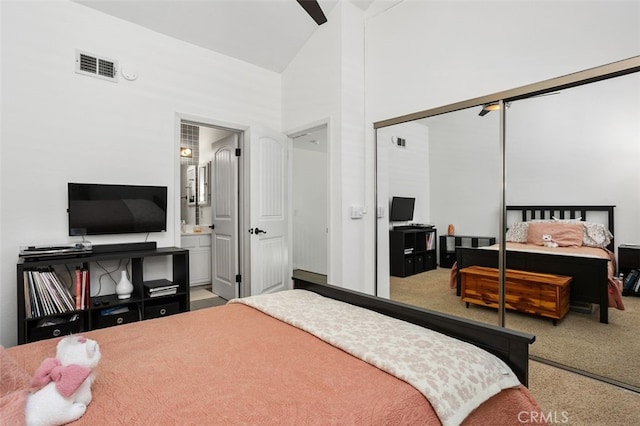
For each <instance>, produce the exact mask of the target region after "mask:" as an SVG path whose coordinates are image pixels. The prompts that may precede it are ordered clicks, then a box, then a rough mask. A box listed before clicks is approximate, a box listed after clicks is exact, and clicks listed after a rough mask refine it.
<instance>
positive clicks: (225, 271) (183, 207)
mask: <svg viewBox="0 0 640 426" xmlns="http://www.w3.org/2000/svg"><path fill="white" fill-rule="evenodd" d="M242 135H243V132H242V131H240V130H235V129H229V128H225V127H220V126H216V125H213V124H210V123H204V122H199V121H190V120H185V119H181V120H180V172H181V173H180V188H181V189H180V218H181V232H180V242H181V247H183V248H186V249H188V250H189V276H190V279H189V281H190V289H191V305H192V309H200V308H203V307H208V306H216V305H220V304H224V303H226V301H227V300H229V299H232V298H234V297H238V295H239V289H238V277H239V269H240V267H239V265H240V250H239V247H240V241H239V240H240V239H239V235H238V232H239V231H238V229H239V211H240V209H239V200H240V197H239V166H238V160H237V150H238V149H239V148H240V144H241V141H242Z"/></svg>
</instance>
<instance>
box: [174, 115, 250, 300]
mask: <svg viewBox="0 0 640 426" xmlns="http://www.w3.org/2000/svg"><path fill="white" fill-rule="evenodd" d="M183 123H188V124H193V125H202V126H206V127H215V128H218V129H222V130H227V131H230V132H234V133H237V134H238V148H239V149H240V151H241V152H242V153H244V152H246V151H245V132H246V131H247V129H249V126H248V125H242V124H237V123H230V122H226V121H221V120H216V119H212V118H205V117H201V116H196V115H192V114H185V113H180V112H176V114H175V129H174V148H173V151H172V155H173V158H174V160H173V185H174V188H175V193H174V196H173V203H174V205H173V211H174V213H173V214H174V221H173V222H174V223H173V230H174V233H173V235H174V245H175V246H176V247H180V245H181V244H182V243H181V241H180V239H181V236H182V233H181V231H180V217H181V211H180V156H179V155H178V153H179V152H180V141H181V126H182V124H183ZM245 161H246V156H244V155H241V159H240V161H238V194H237V195H238V273H239V274H240V275H241V276H242V280H241V282H240V286H239V288H238V293H239V296H240V297H244V296H245V295H247V294H249V293H250V291H251V289H250V287H248V283H249V272H250V267H249V266H250V263H249V258H248V257H247V255H246V253H247V251H246V250H245V249H246V247H245V245H246V242H245V239H244V238H243V234H242V232H240V231H241V230H242V229H244V227H245V217H246V214H248V211H246V210H245V205H248V203H247V200H246V198H245V197H246V196H247V195H248V192H247V191H246V187H245V181H246V182H247V184H248V179H247V178H246V176H245V174H246V165H245ZM212 249H213V247H212Z"/></svg>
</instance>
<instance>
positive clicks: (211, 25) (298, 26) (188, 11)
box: [72, 0, 373, 73]
mask: <svg viewBox="0 0 640 426" xmlns="http://www.w3.org/2000/svg"><path fill="white" fill-rule="evenodd" d="M72 1H74V2H76V3H79V4H82V5H85V6H87V7H90V8H93V9H96V10H98V11H101V12H104V13H106V14H109V15H112V16H114V17H117V18H120V19H123V20H125V21H129V22H132V23H134V24H137V25H141V26H143V27H146V28H149V29H151V30H153V31H156V32H158V33H161V34H164V35H167V36H170V37H174V38H176V39H179V40H182V41H186V42H189V43H192V44H195V45H197V46H200V47H203V48H205V49H209V50H213V51H215V52H218V53H221V54H223V55H227V56H231V57H233V58H236V59H240V60H242V61H245V62H249V63H252V64H254V65H257V66H259V67H262V68H266V69H268V70H272V71H275V72H278V73H280V72H282V71H283V70H284V69H285V68H286V67H287V65H288V64H289V63H290V62H291V60H292V59H293V58H294V57H295V55H296V54H297V53H298V51H299V50H300V49H301V48H302V46H303V45H304V44H305V42H306V41H307V40H308V39H309V37H311V35H312V34H313V32H314V31H316V30H317V29H318V28H319V27H318V25H317V24H316V23H315V22H314V21H313V19H311V17H310V16H309V15H308V14H307V12H305V10H304V9H303V8H302V7H300V5H299V4H298V3H297V1H296V0H177V1H176V0H127V1H123V0H72ZM338 1H340V0H319V1H318V3H319V5H320V7H321V8H322V10H323V12H324V14H325V15H326V16H327V17H329V15H330V13H331V11H332V10H333V9H334V8H335V6H336V5H337V3H338ZM341 1H347V0H341ZM348 1H351V2H352V3H354V4H356V5H357V6H358V7H360V8H361V9H363V10H366V9H367V8H368V7H369V6H370V5H371V3H372V2H373V0H348Z"/></svg>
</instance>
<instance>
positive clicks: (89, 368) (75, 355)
mask: <svg viewBox="0 0 640 426" xmlns="http://www.w3.org/2000/svg"><path fill="white" fill-rule="evenodd" d="M56 349H57V350H56V357H55V358H47V359H45V360H44V361H43V362H42V364H40V367H38V369H37V370H36V372H35V373H34V376H33V380H32V383H31V385H32V386H34V387H41V388H40V389H38V390H37V391H36V392H34V393H32V394H30V395H29V396H28V397H27V403H26V408H25V420H26V423H27V425H28V426H32V425H33V426H35V425H47V426H54V425H62V424H65V423H69V422H72V421H74V420H77V419H79V418H80V417H82V415H83V414H84V413H85V411H86V410H87V405H89V403H90V402H91V398H92V395H91V385H92V384H93V381H94V380H95V371H94V370H95V368H96V366H97V365H98V362H99V361H100V346H99V345H98V342H96V341H95V340H91V339H87V338H86V337H83V336H68V337H65V338H63V339H62V340H60V342H58V346H57V348H56ZM42 386H43V387H42Z"/></svg>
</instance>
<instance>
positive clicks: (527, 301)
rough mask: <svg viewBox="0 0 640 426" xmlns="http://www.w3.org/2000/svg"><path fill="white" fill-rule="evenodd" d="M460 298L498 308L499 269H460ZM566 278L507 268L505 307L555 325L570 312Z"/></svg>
mask: <svg viewBox="0 0 640 426" xmlns="http://www.w3.org/2000/svg"><path fill="white" fill-rule="evenodd" d="M460 274H461V296H462V300H463V301H464V302H466V304H467V308H468V307H469V303H473V304H475V305H481V306H489V307H492V308H497V307H498V270H497V269H496V268H487V267H484V266H469V267H467V268H463V269H461V270H460ZM571 280H572V278H571V277H566V276H563V275H552V274H542V273H538V272H527V271H518V270H515V269H507V271H506V277H505V281H506V282H505V306H506V307H507V309H512V310H515V311H519V312H525V313H529V314H534V315H539V316H542V317H547V318H551V319H553V325H556V323H557V320H559V319H562V318H563V317H564V316H565V315H566V314H567V312H569V284H570V283H571Z"/></svg>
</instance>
